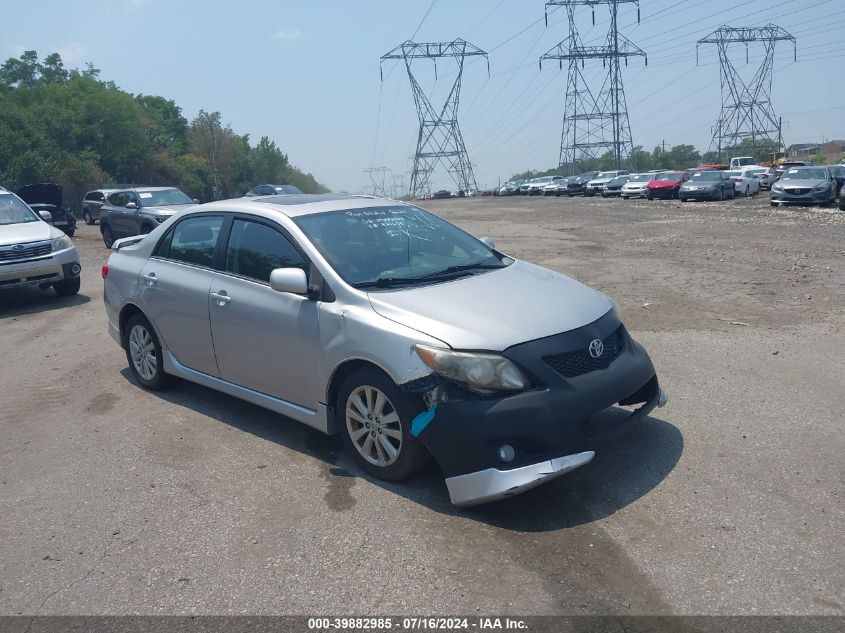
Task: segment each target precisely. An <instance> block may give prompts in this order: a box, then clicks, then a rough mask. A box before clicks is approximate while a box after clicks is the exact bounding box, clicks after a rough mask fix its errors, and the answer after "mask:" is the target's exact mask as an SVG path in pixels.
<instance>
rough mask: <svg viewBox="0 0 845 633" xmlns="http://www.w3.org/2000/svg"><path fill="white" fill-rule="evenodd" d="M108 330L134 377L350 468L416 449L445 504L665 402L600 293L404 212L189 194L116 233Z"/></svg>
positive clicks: (566, 453) (387, 463)
mask: <svg viewBox="0 0 845 633" xmlns="http://www.w3.org/2000/svg"><path fill="white" fill-rule="evenodd" d="M112 251H113V252H112V254H111V257H110V258H109V261H108V264H107V266H106V267H104V270H103V275H104V278H105V290H104V295H103V296H104V300H105V307H106V313H107V315H108V322H109V325H108V329H109V333H110V334H111V336H112V337H113V338H114V340H115V341H116V342H117V343H118V344H119V345H120V346H121V347H122V348H123V349H124V350H125V352H126V357H127V361H128V363H129V367H130V369H131V371H132V373H133V375H134V377H135V379H136V380H137V381H138V383H140V384H141V385H142V386H143V387H145V388H148V389H158V388H161V387H164V386H165V385H166V384H167V383H168V382H169V380H170V378H171V377H173V376H179V377H181V378H184V379H186V380H190V381H193V382H196V383H199V384H201V385H205V386H207V387H210V388H212V389H217V390H219V391H222V392H224V393H227V394H230V395H233V396H236V397H239V398H242V399H244V400H247V401H249V402H252V403H254V404H258V405H261V406H263V407H266V408H268V409H271V410H273V411H276V412H278V413H281V414H284V415H286V416H289V417H291V418H294V419H296V420H299V421H300V422H303V423H305V424H307V425H309V426H312V427H314V428H316V429H319V430H320V431H322V432H324V433H339V434H340V435H341V437H342V439H343V442H344V443H345V445H346V446H347V448H348V450H349V452H350V454H351V455H352V457H353V459H354V460H355V461H356V462H357V463H358V465H359V466H360V467H361V468H362V469H363V470H365V471H366V472H368V473H370V474H372V475H373V476H375V477H378V478H381V479H385V480H391V481H395V480H399V479H402V478H405V477H407V476H409V475H411V474H413V473H414V472H416V471H417V470H419V469H420V468H422V467H423V466H424V465H425V463H426V462H427V460H428V459H429V457H433V458H434V460H435V461H436V462H437V463H438V465H439V466H440V468H441V470H442V472H443V473H444V475H445V476H446V484H447V487H448V490H449V495H450V497H451V500H452V502H453V503H455V504H456V505H472V504H478V503H483V502H486V501H491V500H494V499H499V498H503V497H507V496H510V495H514V494H517V493H519V492H521V491H523V490H527V489H529V488H533V487H534V486H537V485H539V484H541V483H542V482H544V481H547V480H549V479H552V478H554V477H557V476H559V475H562V474H564V473H566V472H569V471H571V470H573V469H575V468H578V467H579V466H583V465H584V464H586V463H588V462H589V461H590V460H592V459H593V456H594V454H595V453H594V450H595V446H596V444H597V442H598V441H600V440H601V439H604V438H605V436H606V435H607V433H608V431H606V429H604V428H603V427H601V425H600V424H599V425H595V424H591V422H590V421H591V418H592V417H593V415H594V414H596V413H598V412H600V411H602V410H604V409H606V408H608V407H610V406H612V405H614V404H617V403H618V404H619V405H622V406H629V405H639V407H638V408H632V410H631V411H629V412H628V413H627V417H625V419H624V422H622V423H621V424H619V425H618V426H617V427H616V428H614V429H612V430H611V431H609V432H610V433H614V434H615V433H618V432H620V431H621V430H623V429H624V428H627V427H630V426H633V425H636V423H637V422H638V421H639V420H641V419H642V418H643V417H644V416H645V415H647V414H648V413H649V412H650V411H651V410H652V409H653V408H654V407H655V406H662V405H663V404H664V403H665V402H666V395H665V393H664V392H663V390H662V389H661V388H660V386H659V384H658V381H657V376H656V374H655V370H654V366H653V365H652V363H651V360H650V359H649V357H648V354H647V353H646V351H645V350H644V349H643V348H642V347H641V346H640V345H638V344H637V343H636V342H635V341H634V340H633V338H632V337H631V336H630V334H629V333H628V331H627V330H626V329H625V327H624V326H623V325H622V322H621V321H620V318H619V315H618V313H617V311H616V309H615V307H614V305H613V302H612V301H611V300H610V299H608V298H607V297H606V296H605V295H603V294H601V293H600V292H598V291H596V290H593V289H591V288H588V287H587V286H584V285H582V284H580V283H578V282H577V281H575V280H573V279H570V278H569V277H565V276H563V275H560V274H558V273H555V272H552V271H550V270H547V269H545V268H541V267H539V266H535V265H534V264H530V263H528V262H524V261H519V260H516V259H514V258H512V257H509V256H507V255H505V254H504V253H502V252H500V251H499V250H497V249H496V248H495V245H494V244H493V243H492V241H491V240H487V239H480V240H479V239H476V238H475V237H473V236H471V235H469V234H467V233H465V232H464V231H462V230H461V229H459V228H457V227H456V226H454V225H452V224H450V223H448V222H446V221H445V220H443V219H441V218H439V217H437V216H435V215H432V214H431V213H428V212H427V211H424V210H422V209H420V208H418V207H415V206H412V205H409V204H403V203H400V202H395V201H390V200H380V199H375V198H365V197H349V196H307V195H284V196H272V197H266V198H254V199H248V198H244V199H240V200H225V201H220V202H213V203H210V204H206V205H202V206H199V207H195V208H193V209H191V210H189V211H185V212H183V213H181V214H179V215H177V216H176V217H174V218H172V219H171V220H169V221H167V222H165V223H164V224H163V225H162V226H159V227H157V228H156V229H155V230H154V231H153V232H152V233H150V234H149V235H147V236H139V237H134V238H130V239H128V240H120V241H118V242H116V243H115V244H114V246H113V248H112Z"/></svg>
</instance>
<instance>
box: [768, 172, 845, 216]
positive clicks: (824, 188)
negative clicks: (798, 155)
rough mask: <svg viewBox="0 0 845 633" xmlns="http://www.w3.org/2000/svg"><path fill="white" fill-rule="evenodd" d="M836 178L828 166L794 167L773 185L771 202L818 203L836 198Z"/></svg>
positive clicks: (824, 203)
mask: <svg viewBox="0 0 845 633" xmlns="http://www.w3.org/2000/svg"><path fill="white" fill-rule="evenodd" d="M835 193H836V180H835V179H834V178H832V177H831V174H830V172H829V171H828V169H827V167H792V168H790V169H787V170H786V171H785V172H784V174H783V176H781V178H780V180H778V181H777V182H776V183H775V184H774V186H772V193H771V204H772V206H773V207H775V206H778V205H781V204H818V205H820V206H823V207H826V206H828V205H829V204H830V203H831V202H833V201H834V200H836V195H835Z"/></svg>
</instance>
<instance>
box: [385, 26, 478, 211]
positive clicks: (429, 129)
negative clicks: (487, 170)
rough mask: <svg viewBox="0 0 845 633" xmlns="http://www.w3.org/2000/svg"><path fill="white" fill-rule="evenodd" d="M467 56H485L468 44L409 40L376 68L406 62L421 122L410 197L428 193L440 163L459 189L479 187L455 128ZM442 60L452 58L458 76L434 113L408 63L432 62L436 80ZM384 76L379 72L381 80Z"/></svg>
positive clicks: (459, 40)
mask: <svg viewBox="0 0 845 633" xmlns="http://www.w3.org/2000/svg"><path fill="white" fill-rule="evenodd" d="M467 57H484V58H485V59H487V53H485V52H484V51H482V50H481V49H480V48H478V47H476V46H473V45H472V44H470V43H469V42H465V41H464V40H461V39H457V40H454V41H452V42H435V43H417V42H412V41H410V40H408V41H407V42H404V43H402V44H400V45H399V46H397V47H396V48H394V49H393V50H392V51H390V52H389V53H387V54H386V55H383V56H382V58H381V60H380V62H379V66H380V67H383V64H384V62H385V60H388V59H400V60H402V61H404V62H405V68H406V70H407V71H408V79H409V80H410V82H411V89H412V91H413V94H414V104H415V105H416V106H417V116H418V117H419V120H420V129H419V135H418V137H417V151H416V153H415V154H414V167H413V169H412V170H411V184H410V187H409V190H408V191H409V193H410V195H411V196H412V197H420V196H423V195H426V194H427V193H428V192H429V191H430V190H431V182H430V180H431V173H432V172H433V171H434V168H435V167H436V166H437V164H438V163H442V164H443V166H444V167H446V170H447V171H448V172H449V174H450V175H451V176H452V180H454V181H455V184H456V185H457V187H458V189H459V190H462V191H470V190H475V189H477V188H478V186H477V184H476V182H475V174H473V172H472V164H471V163H470V162H469V158H468V156H467V149H466V146H465V145H464V139H463V136H461V130H460V128H459V127H458V105H459V104H460V97H461V79H462V78H463V73H464V60H465V59H466V58H467ZM442 58H448V59H454V61H455V63H456V64H457V71H458V72H457V75H456V77H455V81H454V83H453V84H452V89H451V90H450V91H449V96H448V97H447V98H446V103H444V104H443V107H442V108H441V109H440V110H439V111H437V110H435V108H434V106H433V105H432V103H431V100H430V99H429V97H428V96H427V95H426V94H425V92H424V91H423V89H422V87H421V86H420V84H419V82H418V81H417V80H416V78H415V77H414V73H413V70H412V68H411V64H412V62H413V60H415V59H431V60H433V61H434V76H435V77H437V60H438V59H442ZM487 74H488V76H489V74H490V61H489V59H488V60H487ZM383 80H384V74H383V73H382V81H383Z"/></svg>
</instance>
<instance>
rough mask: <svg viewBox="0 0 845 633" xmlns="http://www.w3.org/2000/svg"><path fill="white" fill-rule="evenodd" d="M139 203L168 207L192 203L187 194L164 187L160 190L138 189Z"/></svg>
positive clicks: (148, 205) (146, 205)
mask: <svg viewBox="0 0 845 633" xmlns="http://www.w3.org/2000/svg"><path fill="white" fill-rule="evenodd" d="M138 196H140V198H141V205H143V206H145V207H168V206H170V205H174V204H194V201H193V200H191V199H190V198H189V197H188V196H186V195H185V194H184V193H182V192H181V191H180V190H179V189H164V190H162V191H139V192H138Z"/></svg>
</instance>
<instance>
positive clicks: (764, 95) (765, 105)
mask: <svg viewBox="0 0 845 633" xmlns="http://www.w3.org/2000/svg"><path fill="white" fill-rule="evenodd" d="M782 41H789V42H792V54H793V58H794V59H795V60H796V61H797V59H798V48H797V46H796V43H795V38H794V37H793V36H792V35H790V34H789V33H787V32H786V31H784V30H783V29H782V28H780V27H779V26H775V25H774V24H767V25H766V26H761V27H732V26H725V25H722V26H720V27H719V28H718V29H716V30H715V31H713V32H712V33H710V35H708V36H706V37H703V38H701V39H700V40H698V42H697V43H696V46H695V61H696V64H698V47H699V46H701V45H702V44H715V45H716V47H717V49H718V51H719V66H720V68H719V78H720V80H721V85H722V88H721V90H722V110H721V112H720V113H719V120H718V121H717V122H716V127H715V128H713V140H712V141H711V142H710V150H711V151H713V149H714V148H715V150H716V152H717V153H718V155H719V160H721V159H722V150H724V149H727V148H730V147H736V146H737V145H739V144H740V143H742V142H743V141H745V140H746V139H751V143H750V144H748V143H746V144H745V147H747V148H748V149H749V150H750V151H755V152H762V151H763V150H764V149H766V148H770V147H771V142H772V141H773V140H775V139H777V144H778V149H779V150H781V149H783V134H782V126H781V120H780V119H779V118H778V117H777V116H776V115H775V111H774V108H773V107H772V66H773V64H774V60H775V45H776V44H777V43H778V42H782ZM753 42H761V43H762V44H763V50H764V55H763V60H762V61H761V62H760V65H759V66H758V67H757V72H756V73H754V76H753V77H752V79H751V81H750V83H745V81H744V80H743V79H742V77H741V76H740V74H739V72H738V71H737V69H736V66H734V63H733V60H731V57H730V55H729V54H728V48H729V46H730V45H731V44H737V43H740V44H745V63H746V64H747V63H748V44H749V43H753Z"/></svg>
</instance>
